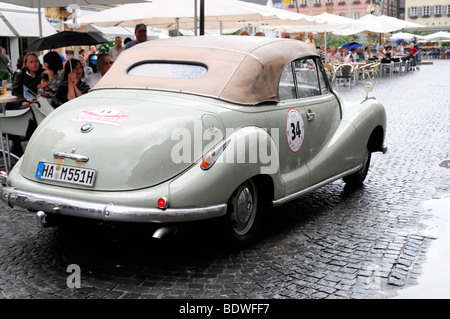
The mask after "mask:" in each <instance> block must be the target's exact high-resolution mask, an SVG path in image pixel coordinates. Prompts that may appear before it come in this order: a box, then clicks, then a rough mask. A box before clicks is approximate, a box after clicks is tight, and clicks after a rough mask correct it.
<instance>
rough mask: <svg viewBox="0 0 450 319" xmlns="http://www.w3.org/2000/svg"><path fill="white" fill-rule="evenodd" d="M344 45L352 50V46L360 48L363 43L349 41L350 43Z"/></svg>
mask: <svg viewBox="0 0 450 319" xmlns="http://www.w3.org/2000/svg"><path fill="white" fill-rule="evenodd" d="M342 47H343V48H344V49H347V50H348V51H350V49H351V48H355V49H356V50H358V48H359V47H362V45H361V44H359V43H357V42H349V43H346V44H344V45H343V46H342Z"/></svg>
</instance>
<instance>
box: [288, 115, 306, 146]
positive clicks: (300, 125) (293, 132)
mask: <svg viewBox="0 0 450 319" xmlns="http://www.w3.org/2000/svg"><path fill="white" fill-rule="evenodd" d="M286 137H287V142H288V145H289V148H290V149H291V151H292V152H294V153H296V152H298V151H299V150H300V149H301V148H302V145H303V140H304V139H305V121H303V116H302V115H301V114H300V112H299V111H297V110H296V109H290V110H289V112H288V114H287V120H286Z"/></svg>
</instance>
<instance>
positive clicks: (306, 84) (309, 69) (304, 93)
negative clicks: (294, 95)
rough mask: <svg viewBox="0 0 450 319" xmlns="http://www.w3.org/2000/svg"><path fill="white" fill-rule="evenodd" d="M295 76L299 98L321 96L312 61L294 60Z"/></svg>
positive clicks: (315, 66) (314, 64)
mask: <svg viewBox="0 0 450 319" xmlns="http://www.w3.org/2000/svg"><path fill="white" fill-rule="evenodd" d="M295 75H296V77H297V90H298V97H299V98H307V97H312V96H316V95H320V94H321V92H320V85H319V79H318V72H317V65H316V63H315V61H314V60H313V59H298V60H296V61H295ZM322 80H323V79H322Z"/></svg>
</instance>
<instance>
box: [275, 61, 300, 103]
mask: <svg viewBox="0 0 450 319" xmlns="http://www.w3.org/2000/svg"><path fill="white" fill-rule="evenodd" d="M295 98H296V93H295V82H294V73H293V72H292V63H289V64H288V65H286V67H285V68H284V70H283V72H282V73H281V78H280V84H279V85H278V100H279V101H285V100H292V99H295Z"/></svg>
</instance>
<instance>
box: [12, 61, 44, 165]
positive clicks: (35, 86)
mask: <svg viewBox="0 0 450 319" xmlns="http://www.w3.org/2000/svg"><path fill="white" fill-rule="evenodd" d="M43 71H44V69H43V68H42V66H41V64H40V62H39V59H38V57H37V56H36V54H34V53H27V54H26V55H25V57H24V67H23V68H22V70H20V72H18V73H17V74H16V75H15V76H14V81H13V87H12V92H11V93H12V95H14V96H17V98H18V100H17V101H16V102H11V103H7V104H6V105H5V109H6V110H17V109H23V108H28V107H30V101H29V100H27V99H26V98H25V94H24V91H23V87H24V85H25V86H26V87H27V88H28V89H30V91H32V92H33V93H34V94H35V95H36V94H37V91H38V90H39V89H40V88H41V74H42V72H43ZM9 137H10V139H11V141H12V144H11V153H13V154H15V155H17V156H19V157H20V156H22V155H23V148H22V144H21V137H20V136H17V135H9Z"/></svg>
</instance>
